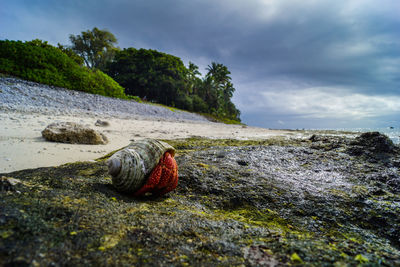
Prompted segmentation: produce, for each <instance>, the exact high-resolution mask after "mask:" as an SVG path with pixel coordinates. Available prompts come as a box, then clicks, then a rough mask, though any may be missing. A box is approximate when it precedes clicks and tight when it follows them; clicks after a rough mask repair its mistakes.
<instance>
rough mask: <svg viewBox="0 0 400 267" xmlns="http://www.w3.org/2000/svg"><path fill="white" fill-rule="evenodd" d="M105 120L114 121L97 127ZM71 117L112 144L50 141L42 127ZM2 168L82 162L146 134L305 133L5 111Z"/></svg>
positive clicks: (238, 135)
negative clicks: (102, 134) (96, 124)
mask: <svg viewBox="0 0 400 267" xmlns="http://www.w3.org/2000/svg"><path fill="white" fill-rule="evenodd" d="M98 119H100V120H104V121H108V122H109V124H110V126H108V127H100V126H95V122H96V121H97V120H98ZM59 121H71V122H76V123H80V124H83V125H86V126H89V127H90V128H92V129H95V130H98V131H100V132H102V133H104V134H105V135H106V136H107V138H108V139H109V143H108V144H106V145H81V144H64V143H56V142H49V141H46V140H45V139H44V138H43V137H42V135H41V131H42V130H44V128H45V127H46V126H47V125H49V124H50V123H53V122H59ZM0 122H1V125H2V126H3V127H1V128H0V151H1V152H2V153H1V154H0V173H9V172H13V171H17V170H23V169H30V168H38V167H50V166H57V165H61V164H65V163H72V162H77V161H93V160H95V159H97V158H100V157H102V156H104V155H106V154H108V153H110V152H112V151H114V150H117V149H120V148H122V147H124V146H127V145H128V144H129V143H130V142H131V140H135V139H143V138H156V139H183V138H190V137H203V138H204V137H206V138H211V139H213V138H215V139H232V138H233V139H239V140H240V139H243V140H246V139H267V138H271V137H276V136H283V137H288V136H296V135H302V134H301V133H299V132H292V131H284V130H269V129H264V128H257V127H248V126H242V125H227V124H222V123H214V122H198V121H190V122H189V121H184V122H182V121H162V120H160V119H153V120H152V119H150V118H146V119H145V118H141V119H136V118H134V119H122V118H111V117H109V116H101V115H98V116H94V115H87V114H81V116H77V115H57V116H50V115H46V114H40V113H30V114H28V113H24V112H7V113H5V112H0Z"/></svg>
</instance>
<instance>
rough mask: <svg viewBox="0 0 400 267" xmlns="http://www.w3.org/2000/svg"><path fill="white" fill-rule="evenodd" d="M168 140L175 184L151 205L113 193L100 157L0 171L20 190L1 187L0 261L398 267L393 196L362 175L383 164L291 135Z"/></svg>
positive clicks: (396, 207)
mask: <svg viewBox="0 0 400 267" xmlns="http://www.w3.org/2000/svg"><path fill="white" fill-rule="evenodd" d="M343 143H346V142H343ZM170 144H171V145H174V146H175V147H176V148H177V149H178V150H177V156H176V159H177V162H178V165H179V175H180V183H179V185H178V187H177V189H176V190H175V191H173V192H171V193H169V194H168V195H166V196H163V197H159V198H151V197H150V198H132V197H131V196H129V195H124V194H120V193H118V192H117V191H116V190H115V189H114V188H113V186H112V184H111V178H110V177H109V175H108V174H107V167H106V166H105V163H104V160H99V161H98V162H79V163H71V164H66V165H62V166H59V167H51V168H39V169H32V170H24V171H18V172H14V173H9V174H3V176H7V177H9V178H11V177H12V178H13V179H14V180H13V181H15V179H16V180H17V181H19V182H17V183H14V184H13V185H12V186H11V187H10V186H8V187H7V188H6V187H4V188H3V189H1V191H0V211H1V212H0V265H6V264H9V265H13V264H14V265H22V264H25V265H43V266H47V265H99V266H105V265H107V266H108V265H112V266H113V265H118V266H119V265H129V266H131V265H138V266H171V265H172V266H236V265H246V266H263V265H264V266H268V265H278V266H279V265H280V266H283V265H296V264H299V265H302V264H303V265H311V266H331V265H335V264H336V265H345V264H348V265H350V266H356V265H358V264H365V265H371V266H375V265H380V264H383V265H388V266H396V265H400V251H399V247H400V242H399V238H400V236H399V232H400V229H399V225H400V221H399V217H398V214H399V211H400V207H399V205H400V204H399V203H400V196H399V194H398V193H396V192H393V190H391V187H390V185H387V184H385V183H378V182H377V181H371V180H368V179H365V174H364V172H363V170H365V169H366V168H369V169H372V170H374V173H381V172H382V173H383V172H385V171H387V167H385V166H383V165H381V163H379V162H378V163H371V162H365V161H364V160H363V159H362V158H357V157H353V156H350V155H347V154H344V153H341V152H339V151H340V150H341V149H343V147H342V148H336V149H332V150H329V151H325V150H324V149H323V148H313V147H312V143H311V142H304V140H295V139H291V140H282V139H278V140H264V141H262V140H261V141H260V140H253V141H237V140H211V139H187V140H179V141H170ZM394 157H395V158H394V160H395V159H397V157H398V156H394ZM244 160H245V161H246V163H247V165H245V164H240V162H241V161H244ZM394 175H399V174H398V171H397V173H396V172H394ZM0 176H2V175H0ZM4 179H6V178H4ZM7 179H8V178H7Z"/></svg>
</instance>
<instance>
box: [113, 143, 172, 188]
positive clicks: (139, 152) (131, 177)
mask: <svg viewBox="0 0 400 267" xmlns="http://www.w3.org/2000/svg"><path fill="white" fill-rule="evenodd" d="M166 152H169V154H170V155H171V156H172V157H173V156H174V155H175V149H174V148H173V147H172V146H170V145H169V144H167V143H165V142H162V141H159V140H154V139H144V140H140V141H136V142H132V143H131V144H130V145H129V146H127V147H126V148H124V149H122V150H120V151H118V152H116V153H115V154H114V155H112V156H111V157H110V158H109V159H108V160H107V165H108V172H109V174H110V175H111V177H112V183H113V185H114V187H115V188H116V189H117V190H118V191H121V192H125V193H135V192H137V191H138V190H139V189H141V188H142V187H143V185H144V184H146V182H147V180H148V179H149V176H150V174H151V173H152V171H153V169H154V168H155V167H156V166H157V164H159V162H160V159H162V157H163V155H164V154H165V153H166ZM174 162H175V160H174ZM175 165H176V163H175ZM176 176H177V172H176ZM176 179H177V177H176ZM176 182H177V181H176ZM175 186H176V185H175ZM147 191H149V190H147Z"/></svg>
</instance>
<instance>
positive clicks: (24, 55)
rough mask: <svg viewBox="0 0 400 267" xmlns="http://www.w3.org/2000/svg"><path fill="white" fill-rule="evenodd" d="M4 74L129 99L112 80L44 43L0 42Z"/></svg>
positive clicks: (0, 60)
mask: <svg viewBox="0 0 400 267" xmlns="http://www.w3.org/2000/svg"><path fill="white" fill-rule="evenodd" d="M0 72H2V73H5V74H10V75H14V76H17V77H20V78H23V79H27V80H31V81H35V82H39V83H43V84H48V85H53V86H58V87H65V88H68V89H73V90H79V91H84V92H88V93H92V94H100V95H104V96H111V97H118V98H126V96H125V93H124V88H122V87H121V86H120V85H119V84H118V83H117V82H115V81H114V80H113V79H112V78H111V77H109V76H108V75H106V74H104V73H103V72H101V71H99V70H95V71H92V70H89V69H88V68H86V67H84V66H81V65H80V64H79V63H77V61H76V59H75V60H74V59H73V58H72V57H70V56H68V55H67V54H65V53H63V51H62V50H61V49H59V48H56V47H54V46H51V45H49V44H47V42H43V41H40V40H33V41H31V42H21V41H9V40H5V41H3V40H0Z"/></svg>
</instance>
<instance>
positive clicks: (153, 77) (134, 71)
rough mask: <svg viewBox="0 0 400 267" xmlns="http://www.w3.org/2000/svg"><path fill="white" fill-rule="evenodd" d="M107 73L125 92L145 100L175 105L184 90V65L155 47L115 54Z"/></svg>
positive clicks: (132, 49)
mask: <svg viewBox="0 0 400 267" xmlns="http://www.w3.org/2000/svg"><path fill="white" fill-rule="evenodd" d="M107 73H108V74H109V75H110V76H111V77H113V78H114V79H115V80H116V81H117V82H118V83H119V84H121V85H122V86H123V87H125V90H126V93H127V94H129V95H137V96H139V97H141V98H143V99H145V100H152V101H156V102H158V103H162V104H165V105H175V104H176V101H177V100H178V97H179V96H180V95H182V94H184V93H185V92H184V90H185V86H184V85H185V81H184V78H185V74H186V68H185V66H184V65H183V63H182V61H181V60H180V59H179V58H178V57H175V56H172V55H168V54H165V53H161V52H158V51H155V50H146V49H139V50H138V49H135V48H128V49H124V50H122V51H120V52H118V53H117V54H116V56H115V59H114V61H113V62H111V63H110V64H109V66H108V68H107ZM178 101H180V100H178Z"/></svg>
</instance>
